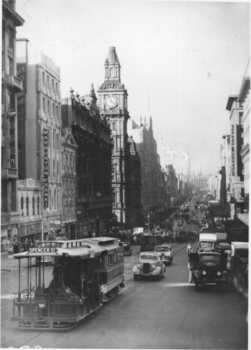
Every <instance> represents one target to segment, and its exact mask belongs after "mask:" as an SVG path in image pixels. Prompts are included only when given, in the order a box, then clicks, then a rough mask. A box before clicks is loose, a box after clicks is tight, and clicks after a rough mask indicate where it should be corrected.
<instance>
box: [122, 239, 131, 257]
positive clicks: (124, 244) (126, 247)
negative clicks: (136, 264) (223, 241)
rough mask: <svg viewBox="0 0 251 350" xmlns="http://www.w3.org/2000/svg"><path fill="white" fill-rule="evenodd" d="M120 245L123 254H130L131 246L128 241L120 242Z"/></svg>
mask: <svg viewBox="0 0 251 350" xmlns="http://www.w3.org/2000/svg"><path fill="white" fill-rule="evenodd" d="M122 247H123V248H124V255H132V248H131V243H130V242H128V241H127V242H122Z"/></svg>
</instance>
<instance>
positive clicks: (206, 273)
mask: <svg viewBox="0 0 251 350" xmlns="http://www.w3.org/2000/svg"><path fill="white" fill-rule="evenodd" d="M189 262H190V269H191V272H192V280H193V282H194V283H195V289H196V290H199V286H205V285H206V284H216V285H222V286H224V288H225V290H227V289H228V272H227V268H226V263H225V261H223V260H222V255H221V254H220V253H218V252H205V251H204V252H198V253H193V254H190V256H189Z"/></svg>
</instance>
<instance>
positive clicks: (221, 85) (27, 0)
mask: <svg viewBox="0 0 251 350" xmlns="http://www.w3.org/2000/svg"><path fill="white" fill-rule="evenodd" d="M16 11H17V12H18V14H19V15H21V17H23V19H24V20H25V23H24V25H23V27H18V28H17V37H18V38H26V39H28V40H29V62H30V63H33V60H34V57H35V52H36V51H42V52H43V53H44V54H46V55H47V56H48V57H49V58H51V59H52V60H53V61H54V62H55V63H56V64H57V65H58V66H59V67H60V72H61V97H67V96H69V90H70V89H71V87H72V88H73V89H74V91H75V92H78V93H79V94H80V95H86V94H88V93H89V91H90V88H91V84H94V89H95V90H96V91H97V90H98V88H99V86H100V85H101V84H102V83H103V82H104V76H105V69H104V63H105V59H106V57H107V55H108V51H109V47H110V46H114V47H116V52H117V55H118V58H119V61H120V65H121V82H122V84H124V85H125V88H126V89H127V92H128V111H129V114H130V117H131V118H132V119H133V120H134V121H135V122H136V123H138V124H139V122H140V117H143V119H144V118H145V117H146V118H147V120H148V118H149V116H151V117H152V121H153V133H154V138H155V139H156V141H157V150H158V153H159V155H160V161H161V165H162V166H163V167H165V166H166V165H167V164H173V166H174V168H175V169H176V173H181V172H183V173H186V172H187V166H188V160H189V159H190V163H191V166H192V170H193V171H194V172H195V173H196V174H197V173H198V172H199V171H202V173H203V174H210V173H211V174H215V173H216V172H217V170H218V169H219V166H220V144H221V142H222V136H223V135H224V134H227V133H229V129H230V127H229V112H228V111H227V110H226V105H227V100H228V97H229V96H230V95H238V93H239V90H240V87H241V82H242V79H243V75H244V72H245V70H246V66H247V63H248V59H249V56H250V4H249V3H248V2H203V1H197V2H180V1H175V2H172V1H133V2H131V1H118V0H117V1H116V2H115V1H84V0H82V1H75V0H68V1H65V0H63V1H62V0H41V1H39V0H17V1H16Z"/></svg>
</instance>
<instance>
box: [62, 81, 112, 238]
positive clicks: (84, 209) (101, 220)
mask: <svg viewBox="0 0 251 350" xmlns="http://www.w3.org/2000/svg"><path fill="white" fill-rule="evenodd" d="M73 92H74V91H73V90H71V95H70V98H64V99H63V100H62V126H63V128H71V130H72V135H73V137H74V140H75V141H76V144H77V146H78V148H77V153H76V176H77V180H76V194H77V198H76V214H77V232H76V238H83V237H93V236H102V235H108V232H109V228H110V223H111V220H112V191H111V167H112V166H111V155H112V142H111V136H110V126H109V124H108V122H107V121H106V119H105V118H103V117H100V113H99V108H98V107H97V105H96V101H97V98H96V95H95V91H94V89H93V86H92V88H91V92H90V94H89V95H86V96H82V97H80V96H79V95H78V93H77V94H76V95H74V93H73Z"/></svg>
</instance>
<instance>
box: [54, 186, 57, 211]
mask: <svg viewBox="0 0 251 350" xmlns="http://www.w3.org/2000/svg"><path fill="white" fill-rule="evenodd" d="M54 208H55V209H56V208H57V193H56V190H54Z"/></svg>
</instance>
